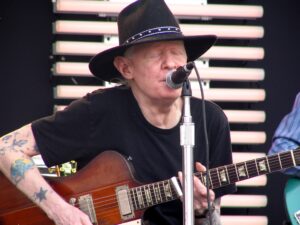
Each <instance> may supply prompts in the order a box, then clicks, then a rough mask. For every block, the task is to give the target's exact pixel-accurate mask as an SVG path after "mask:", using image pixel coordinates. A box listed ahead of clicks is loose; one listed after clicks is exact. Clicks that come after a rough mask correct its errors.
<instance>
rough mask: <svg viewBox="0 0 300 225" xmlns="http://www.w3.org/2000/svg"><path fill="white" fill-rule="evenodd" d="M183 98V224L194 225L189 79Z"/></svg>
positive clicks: (192, 142) (185, 82)
mask: <svg viewBox="0 0 300 225" xmlns="http://www.w3.org/2000/svg"><path fill="white" fill-rule="evenodd" d="M181 96H182V98H183V115H182V122H181V125H180V145H181V147H182V150H183V160H182V163H183V193H184V194H183V212H184V217H183V224H184V225H194V191H193V190H194V182H193V181H194V179H193V165H194V155H193V148H194V145H195V126H194V123H193V121H192V116H191V106H190V98H191V96H192V89H191V86H190V82H189V80H188V79H186V80H185V81H184V83H183V86H182V94H181Z"/></svg>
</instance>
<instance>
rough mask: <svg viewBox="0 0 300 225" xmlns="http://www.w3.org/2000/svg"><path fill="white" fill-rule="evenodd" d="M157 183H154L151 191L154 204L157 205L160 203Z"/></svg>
mask: <svg viewBox="0 0 300 225" xmlns="http://www.w3.org/2000/svg"><path fill="white" fill-rule="evenodd" d="M156 185H157V183H154V184H153V185H152V189H153V194H154V199H155V202H156V203H157V204H158V203H160V202H161V197H160V195H159V188H157V186H156Z"/></svg>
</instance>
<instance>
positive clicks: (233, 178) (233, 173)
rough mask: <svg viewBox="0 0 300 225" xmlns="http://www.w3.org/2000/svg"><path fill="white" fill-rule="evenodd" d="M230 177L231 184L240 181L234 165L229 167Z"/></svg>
mask: <svg viewBox="0 0 300 225" xmlns="http://www.w3.org/2000/svg"><path fill="white" fill-rule="evenodd" d="M227 171H228V176H229V183H234V182H237V181H238V180H239V178H238V175H237V169H236V166H235V165H234V164H231V165H228V166H227Z"/></svg>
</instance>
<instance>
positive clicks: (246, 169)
mask: <svg viewBox="0 0 300 225" xmlns="http://www.w3.org/2000/svg"><path fill="white" fill-rule="evenodd" d="M244 165H245V171H246V174H247V175H246V176H247V177H249V173H248V168H247V162H244Z"/></svg>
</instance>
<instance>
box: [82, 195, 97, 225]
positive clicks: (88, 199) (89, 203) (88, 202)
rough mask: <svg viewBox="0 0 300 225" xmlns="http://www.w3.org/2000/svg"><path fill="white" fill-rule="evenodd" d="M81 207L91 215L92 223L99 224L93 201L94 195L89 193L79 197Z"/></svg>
mask: <svg viewBox="0 0 300 225" xmlns="http://www.w3.org/2000/svg"><path fill="white" fill-rule="evenodd" d="M78 205H79V209H80V210H81V211H82V212H84V213H85V214H86V215H88V216H89V218H90V220H91V222H92V224H94V225H97V224H98V222H97V217H96V212H95V208H94V203H93V197H92V196H91V195H90V194H88V195H82V196H80V197H79V198H78Z"/></svg>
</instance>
